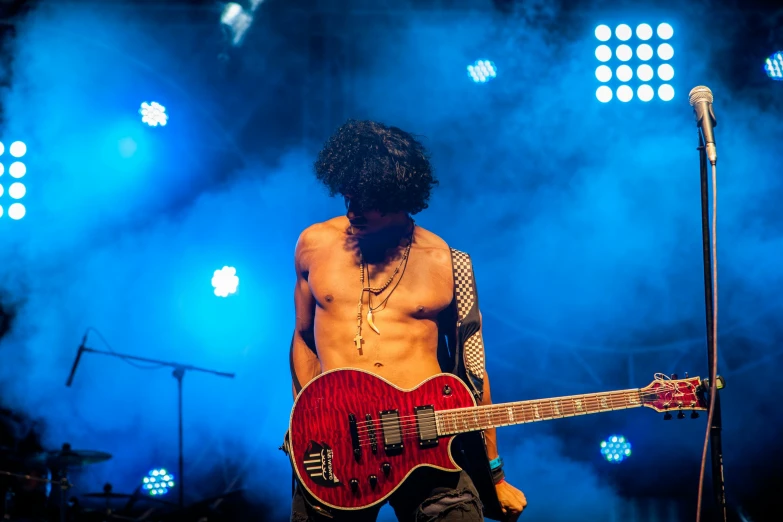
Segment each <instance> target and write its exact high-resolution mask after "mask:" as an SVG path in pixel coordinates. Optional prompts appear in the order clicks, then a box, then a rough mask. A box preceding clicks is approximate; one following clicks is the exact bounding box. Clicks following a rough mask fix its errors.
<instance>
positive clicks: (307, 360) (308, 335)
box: [289, 229, 321, 399]
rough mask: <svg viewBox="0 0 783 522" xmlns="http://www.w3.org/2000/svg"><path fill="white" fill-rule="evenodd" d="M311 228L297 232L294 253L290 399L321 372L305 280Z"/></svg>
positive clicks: (312, 308) (312, 300)
mask: <svg viewBox="0 0 783 522" xmlns="http://www.w3.org/2000/svg"><path fill="white" fill-rule="evenodd" d="M311 235H312V229H307V230H305V231H304V232H302V234H301V235H300V236H299V240H298V241H297V242H296V250H295V253H294V265H295V267H296V287H295V288H294V308H295V312H296V321H295V326H294V337H293V339H292V340H291V352H290V355H289V359H290V364H291V381H292V391H293V394H294V399H296V396H297V395H298V394H299V392H300V391H301V390H302V387H303V386H304V385H305V384H307V383H308V382H310V381H311V380H312V379H313V378H315V377H316V376H317V375H318V374H320V373H321V362H320V361H319V360H318V352H317V351H316V346H315V333H314V325H315V306H316V303H315V297H313V293H312V292H311V291H310V285H309V284H308V282H307V278H308V276H309V271H310V270H309V257H310V250H311V246H310V245H309V244H308V242H311V241H312V237H308V236H311Z"/></svg>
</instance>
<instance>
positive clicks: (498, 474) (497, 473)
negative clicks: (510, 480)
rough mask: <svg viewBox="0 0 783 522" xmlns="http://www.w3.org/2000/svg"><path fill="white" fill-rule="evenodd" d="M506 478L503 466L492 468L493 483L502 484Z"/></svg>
mask: <svg viewBox="0 0 783 522" xmlns="http://www.w3.org/2000/svg"><path fill="white" fill-rule="evenodd" d="M505 479H506V474H505V473H504V472H503V469H502V468H498V469H494V470H492V483H493V484H500V483H501V482H503V481H504V480H505Z"/></svg>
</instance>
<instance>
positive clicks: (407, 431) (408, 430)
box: [358, 393, 691, 445]
mask: <svg viewBox="0 0 783 522" xmlns="http://www.w3.org/2000/svg"><path fill="white" fill-rule="evenodd" d="M648 395H652V396H657V395H658V394H656V393H650V394H648ZM617 398H618V399H619V398H620V397H617ZM622 405H623V406H624V407H616V408H608V409H628V408H631V407H637V406H642V405H641V404H639V405H636V404H632V405H628V404H626V403H625V402H623V403H622ZM613 406H617V405H615V404H613ZM675 409H676V410H682V409H691V408H690V407H675V408H673V409H672V410H671V411H674V410H675ZM458 412H459V413H458ZM439 413H441V414H444V413H445V414H448V413H452V415H451V416H446V415H444V416H442V417H441V419H440V421H441V422H440V424H441V425H443V427H444V428H446V430H445V431H446V432H449V433H451V430H450V428H451V426H452V425H453V426H454V427H455V428H457V430H456V431H455V432H453V433H451V434H458V433H461V432H462V429H463V428H460V427H459V424H462V425H463V426H464V429H466V430H468V431H478V430H481V429H485V428H482V427H476V428H473V427H472V425H471V426H469V425H468V421H469V422H475V421H476V420H477V419H475V418H472V417H473V416H471V417H468V416H467V415H466V414H465V413H463V412H460V410H453V411H452V410H440V412H439ZM589 413H597V412H587V411H585V412H581V413H580V412H574V413H573V414H560V415H550V416H549V418H539V419H536V418H535V417H533V418H531V419H528V418H527V415H526V413H525V412H522V416H523V417H524V420H522V421H520V422H510V423H509V422H503V421H504V420H506V419H507V418H508V417H507V414H506V412H505V411H501V412H492V413H491V414H490V416H489V419H487V418H486V417H487V416H486V415H483V417H484V418H482V419H481V420H482V421H484V420H489V421H490V422H489V423H490V424H496V425H514V424H523V423H528V422H541V421H543V420H554V419H559V418H566V417H576V416H578V415H586V414H589ZM498 415H500V416H501V418H500V419H497V418H495V417H496V416H498ZM377 422H378V429H379V430H380V429H381V428H382V425H383V423H382V422H381V421H380V420H379V421H377ZM411 424H413V425H414V426H412V425H411ZM438 424H439V422H438V419H437V418H434V419H432V420H426V421H422V422H421V423H418V422H416V421H414V422H412V423H411V422H407V423H404V424H401V429H400V435H401V437H402V438H411V437H413V438H415V437H418V436H419V427H421V428H424V429H432V428H433V427H435V429H436V430H439V429H440V426H439V425H438ZM482 424H483V422H482ZM489 427H491V426H489ZM375 429H376V428H375V426H373V428H372V430H375ZM369 431H370V428H368V429H367V430H366V431H362V432H361V433H359V434H358V439H359V442H360V445H370V444H371V438H370V437H369ZM445 434H446V433H444V434H441V435H445ZM365 435H366V437H365ZM365 442H366V444H365Z"/></svg>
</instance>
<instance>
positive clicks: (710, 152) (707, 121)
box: [688, 85, 718, 166]
mask: <svg viewBox="0 0 783 522" xmlns="http://www.w3.org/2000/svg"><path fill="white" fill-rule="evenodd" d="M688 96H689V98H690V103H691V107H693V114H694V116H696V126H697V127H700V128H701V132H702V134H703V135H704V144H705V148H706V150H707V158H708V159H709V160H710V163H712V165H713V166H715V164H716V163H717V162H718V150H717V149H716V148H715V135H714V134H713V132H712V129H714V128H715V127H717V126H718V120H716V119H715V113H714V112H713V111H712V91H711V90H710V89H709V87H705V86H703V85H699V86H698V87H694V88H693V89H692V90H691V92H690V94H689V95H688Z"/></svg>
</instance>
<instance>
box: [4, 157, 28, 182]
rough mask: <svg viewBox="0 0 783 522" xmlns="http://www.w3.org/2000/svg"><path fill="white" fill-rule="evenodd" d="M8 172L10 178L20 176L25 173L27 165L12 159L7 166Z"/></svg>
mask: <svg viewBox="0 0 783 522" xmlns="http://www.w3.org/2000/svg"><path fill="white" fill-rule="evenodd" d="M8 173H9V174H10V175H11V177H12V178H17V179H19V178H21V177H22V176H24V175H25V174H27V167H25V165H24V163H22V162H21V161H14V162H13V163H11V164H10V165H9V166H8Z"/></svg>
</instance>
